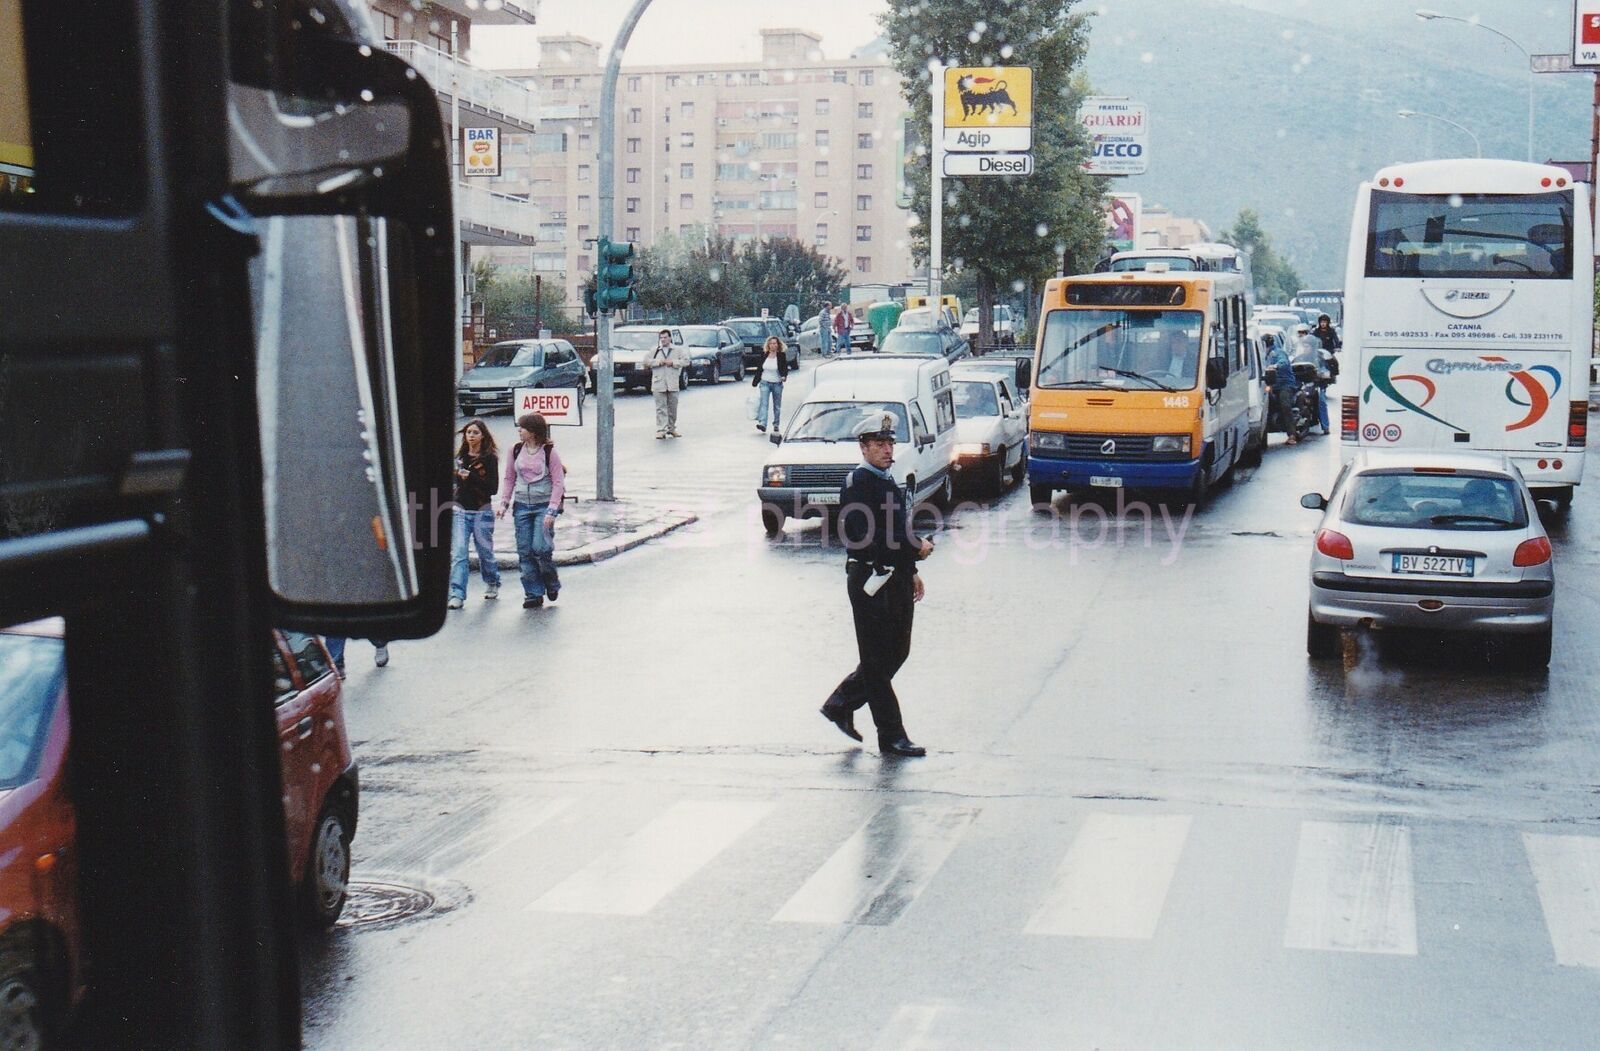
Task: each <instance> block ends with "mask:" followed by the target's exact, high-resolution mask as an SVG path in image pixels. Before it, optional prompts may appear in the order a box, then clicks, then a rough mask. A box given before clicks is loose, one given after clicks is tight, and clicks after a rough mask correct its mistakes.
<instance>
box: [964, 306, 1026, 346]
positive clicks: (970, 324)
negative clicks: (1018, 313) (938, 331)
mask: <svg viewBox="0 0 1600 1051" xmlns="http://www.w3.org/2000/svg"><path fill="white" fill-rule="evenodd" d="M961 334H962V335H963V336H964V337H966V340H967V342H968V343H969V344H971V345H973V346H975V347H977V346H982V347H987V346H999V347H1014V346H1016V345H1017V329H1016V319H1015V318H1014V317H1013V316H1012V314H1011V307H1010V306H1008V305H1007V304H1005V303H996V304H995V306H994V338H992V339H979V338H978V308H977V307H973V308H972V309H971V310H969V311H967V314H966V316H965V317H963V318H962V319H961Z"/></svg>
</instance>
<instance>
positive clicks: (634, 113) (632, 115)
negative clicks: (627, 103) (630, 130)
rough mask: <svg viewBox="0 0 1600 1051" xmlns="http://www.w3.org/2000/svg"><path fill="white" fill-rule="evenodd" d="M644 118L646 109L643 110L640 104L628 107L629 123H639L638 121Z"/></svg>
mask: <svg viewBox="0 0 1600 1051" xmlns="http://www.w3.org/2000/svg"><path fill="white" fill-rule="evenodd" d="M643 119H644V111H643V110H641V109H640V108H639V107H638V106H631V107H629V109H628V123H629V124H637V123H639V121H641V120H643Z"/></svg>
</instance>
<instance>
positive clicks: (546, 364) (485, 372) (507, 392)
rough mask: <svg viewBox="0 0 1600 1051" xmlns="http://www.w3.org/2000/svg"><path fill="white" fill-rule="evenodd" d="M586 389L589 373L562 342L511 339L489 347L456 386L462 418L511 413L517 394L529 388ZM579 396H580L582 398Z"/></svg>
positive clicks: (566, 343) (570, 347)
mask: <svg viewBox="0 0 1600 1051" xmlns="http://www.w3.org/2000/svg"><path fill="white" fill-rule="evenodd" d="M587 386H588V370H587V369H586V368H584V365H583V361H582V360H581V359H580V358H579V357H578V352H577V351H576V350H574V349H573V347H572V344H571V343H568V342H567V341H566V340H564V339H542V340H541V339H510V340H505V341H504V342H501V343H495V344H492V345H491V346H490V347H489V348H488V349H487V350H485V351H484V352H483V357H481V358H479V359H478V362H477V364H475V365H473V366H472V368H470V369H468V370H467V371H466V372H465V373H464V374H463V375H462V377H461V381H460V383H459V384H457V386H456V405H457V406H458V407H459V408H460V409H461V415H463V416H473V415H476V414H477V413H479V412H489V411H490V410H494V409H505V410H506V411H507V412H510V411H511V402H512V399H513V398H515V397H516V392H517V391H519V390H525V389H527V388H529V387H576V388H578V389H579V390H580V391H581V390H583V389H584V388H585V387H587ZM581 396H582V395H580V397H581Z"/></svg>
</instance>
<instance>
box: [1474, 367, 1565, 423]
mask: <svg viewBox="0 0 1600 1051" xmlns="http://www.w3.org/2000/svg"><path fill="white" fill-rule="evenodd" d="M1483 360H1484V361H1504V360H1506V359H1505V358H1490V357H1485V358H1484V359H1483ZM1535 372H1544V373H1548V374H1549V376H1550V382H1551V383H1552V384H1553V386H1552V387H1551V388H1550V389H1549V390H1548V391H1547V390H1545V389H1544V383H1543V382H1542V381H1540V380H1539V379H1538V378H1537V377H1536V376H1534V375H1533V373H1535ZM1519 384H1520V385H1521V386H1522V389H1523V390H1525V391H1527V392H1528V400H1527V401H1518V400H1517V386H1518V385H1519ZM1559 393H1561V373H1560V372H1558V371H1556V370H1555V369H1553V368H1551V367H1550V366H1549V365H1535V366H1534V367H1533V368H1531V369H1527V370H1518V371H1516V372H1513V373H1511V378H1510V379H1508V380H1506V400H1507V401H1509V402H1511V404H1513V405H1516V406H1519V407H1522V408H1526V409H1527V410H1528V415H1526V416H1524V417H1523V418H1522V419H1520V420H1518V421H1517V422H1516V423H1509V424H1507V425H1506V431H1507V432H1510V431H1520V430H1522V429H1523V428H1524V427H1532V426H1533V425H1534V424H1536V423H1538V422H1539V421H1540V420H1542V419H1544V414H1545V413H1547V412H1549V411H1550V403H1551V401H1553V400H1554V398H1555V396H1556V395H1557V394H1559Z"/></svg>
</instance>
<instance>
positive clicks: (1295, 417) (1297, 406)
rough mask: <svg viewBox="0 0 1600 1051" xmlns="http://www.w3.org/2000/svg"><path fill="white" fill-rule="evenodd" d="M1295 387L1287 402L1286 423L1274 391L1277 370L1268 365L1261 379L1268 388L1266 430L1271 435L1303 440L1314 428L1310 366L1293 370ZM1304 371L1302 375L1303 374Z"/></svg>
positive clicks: (1314, 394)
mask: <svg viewBox="0 0 1600 1051" xmlns="http://www.w3.org/2000/svg"><path fill="white" fill-rule="evenodd" d="M1292 367H1293V369H1294V378H1295V387H1294V392H1293V395H1292V396H1291V398H1290V401H1289V419H1287V420H1285V419H1284V418H1283V411H1282V408H1281V407H1280V405H1279V402H1278V399H1277V397H1276V395H1275V394H1274V393H1273V389H1274V387H1275V385H1276V383H1277V378H1278V366H1276V365H1268V366H1267V368H1266V370H1265V374H1264V379H1265V381H1266V385H1267V430H1268V431H1270V432H1272V433H1274V434H1288V435H1292V436H1293V437H1294V438H1295V440H1297V441H1298V440H1300V439H1303V438H1305V436H1306V434H1307V433H1308V432H1309V431H1310V430H1311V428H1312V427H1314V426H1316V424H1317V387H1318V382H1317V368H1316V366H1315V365H1311V364H1301V365H1294V366H1292ZM1302 370H1304V371H1302Z"/></svg>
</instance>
